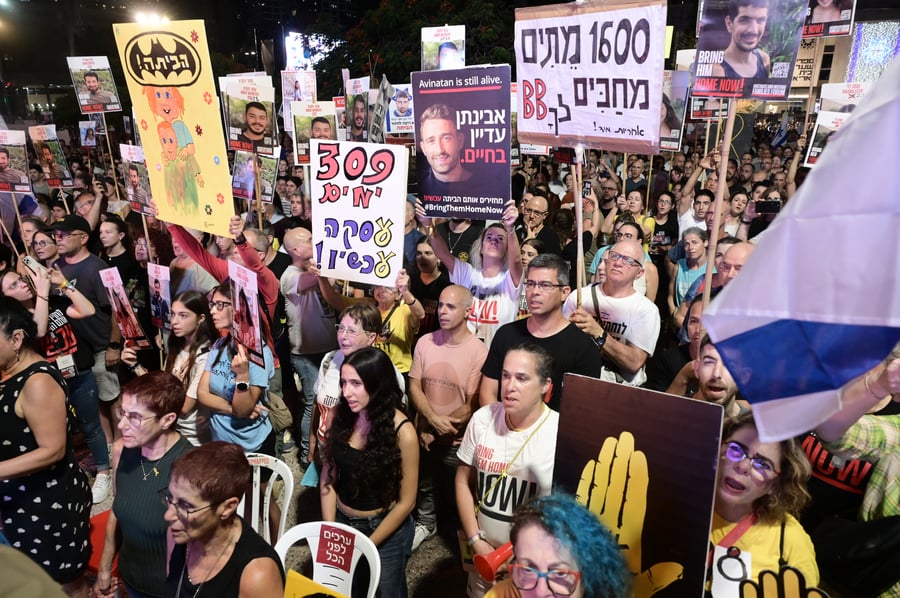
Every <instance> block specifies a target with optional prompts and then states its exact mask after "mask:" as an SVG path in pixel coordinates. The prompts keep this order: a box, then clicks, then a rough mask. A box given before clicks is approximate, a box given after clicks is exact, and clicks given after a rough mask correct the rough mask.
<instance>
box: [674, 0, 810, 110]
mask: <svg viewBox="0 0 900 598" xmlns="http://www.w3.org/2000/svg"><path fill="white" fill-rule="evenodd" d="M806 1H807V0H772V1H771V2H770V3H768V4H758V3H749V4H748V3H746V2H744V3H741V2H740V1H739V0H728V2H721V3H714V2H705V3H704V4H703V5H702V7H701V11H700V36H699V38H698V39H697V58H696V62H695V65H694V84H693V88H692V92H691V93H692V94H694V95H696V96H701V97H702V96H710V97H736V98H754V99H759V100H784V99H787V95H788V92H789V91H790V90H791V74H792V72H793V69H794V62H795V60H796V58H797V50H798V48H799V47H800V36H801V33H802V30H803V20H804V19H805V18H806Z"/></svg>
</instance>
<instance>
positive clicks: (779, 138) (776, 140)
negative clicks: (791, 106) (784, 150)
mask: <svg viewBox="0 0 900 598" xmlns="http://www.w3.org/2000/svg"><path fill="white" fill-rule="evenodd" d="M787 135H788V111H787V110H785V111H784V116H783V117H782V119H781V125H780V126H779V127H778V130H777V131H776V132H775V135H774V136H773V137H772V143H771V144H770V145H771V146H772V147H781V146H782V145H784V142H785V141H787Z"/></svg>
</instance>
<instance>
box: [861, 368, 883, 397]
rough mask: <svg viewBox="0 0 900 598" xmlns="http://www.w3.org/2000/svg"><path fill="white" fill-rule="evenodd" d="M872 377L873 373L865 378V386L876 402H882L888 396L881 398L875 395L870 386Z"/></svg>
mask: <svg viewBox="0 0 900 598" xmlns="http://www.w3.org/2000/svg"><path fill="white" fill-rule="evenodd" d="M871 375H872V373H871V372H869V373H868V374H866V377H865V378H863V385H864V386H865V387H866V390H867V391H868V392H869V394H870V395H872V397H873V398H874V399H875V400H876V401H880V400H881V399H883V398H884V397H885V396H887V394H885V395H884V396H881V397H879V396H878V395H877V394H875V391H873V390H872V387H870V386H869V376H871Z"/></svg>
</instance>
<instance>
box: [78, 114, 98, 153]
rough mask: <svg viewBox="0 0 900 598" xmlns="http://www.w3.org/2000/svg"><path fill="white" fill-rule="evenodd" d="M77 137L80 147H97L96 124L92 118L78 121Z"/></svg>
mask: <svg viewBox="0 0 900 598" xmlns="http://www.w3.org/2000/svg"><path fill="white" fill-rule="evenodd" d="M78 137H79V139H80V140H81V147H97V125H96V123H95V122H94V121H92V120H80V121H78Z"/></svg>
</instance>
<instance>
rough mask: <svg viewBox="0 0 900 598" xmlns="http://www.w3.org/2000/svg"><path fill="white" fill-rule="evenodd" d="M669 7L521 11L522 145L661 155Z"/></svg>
mask: <svg viewBox="0 0 900 598" xmlns="http://www.w3.org/2000/svg"><path fill="white" fill-rule="evenodd" d="M665 26H666V2H665V0H646V1H640V2H626V1H625V0H614V1H610V2H602V1H590V2H583V3H575V4H558V5H552V6H539V7H533V8H517V9H516V26H515V46H516V73H517V76H518V79H519V94H518V95H519V106H518V128H519V141H520V142H528V143H543V144H546V145H553V146H559V145H563V146H569V147H575V146H576V145H578V144H586V145H600V146H602V147H604V148H609V149H612V150H615V151H621V152H629V153H644V154H646V153H655V152H656V150H657V149H658V147H659V121H660V118H659V113H660V104H661V103H662V71H663V54H664V50H665V48H664V40H665Z"/></svg>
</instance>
